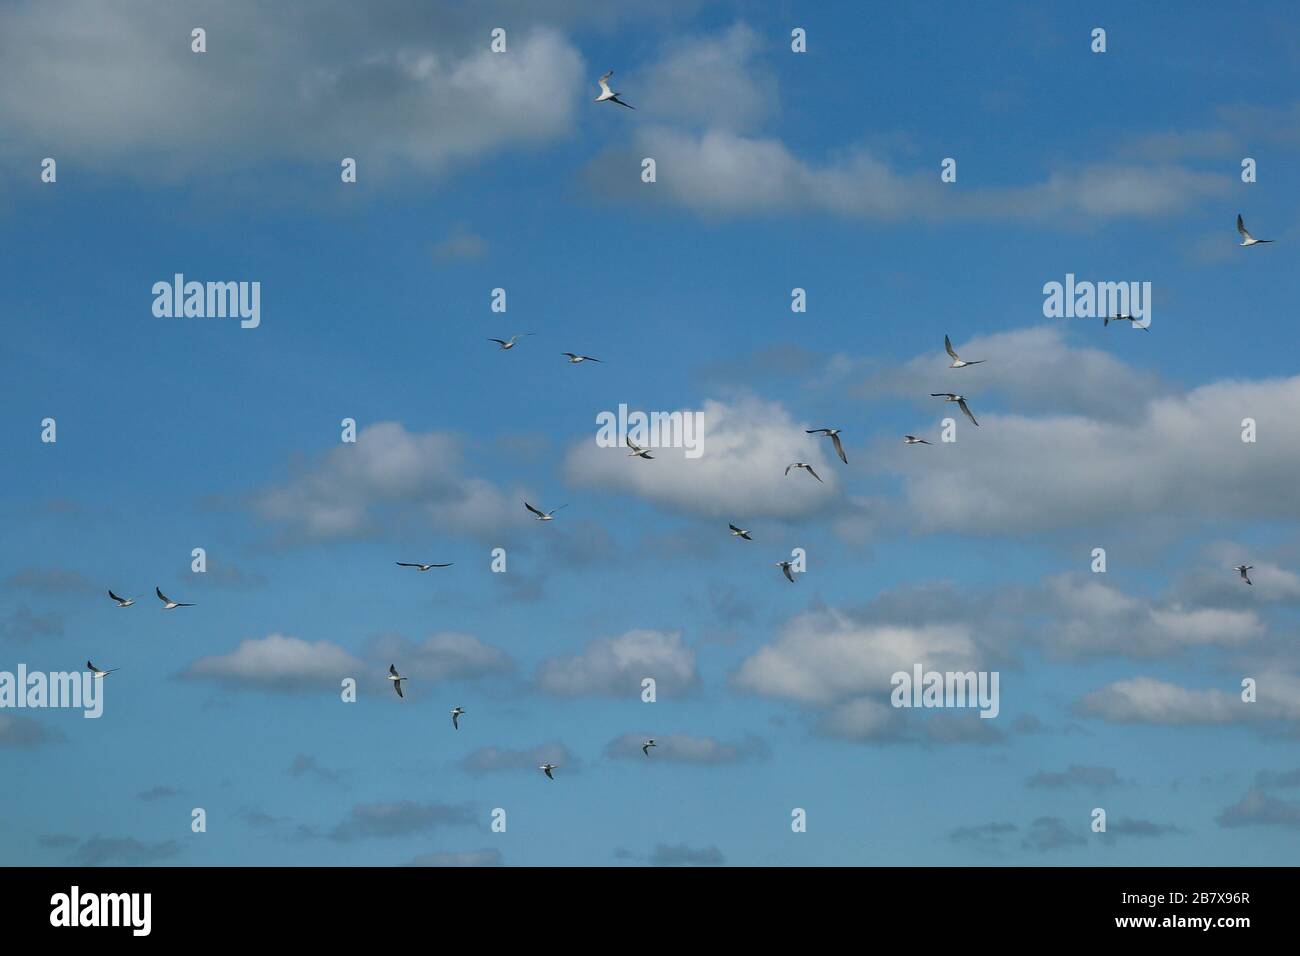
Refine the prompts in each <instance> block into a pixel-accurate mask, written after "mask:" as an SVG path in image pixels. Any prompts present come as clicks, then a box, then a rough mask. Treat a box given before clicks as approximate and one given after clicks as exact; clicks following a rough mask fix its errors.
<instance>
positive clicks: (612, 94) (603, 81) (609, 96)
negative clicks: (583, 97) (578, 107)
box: [592, 70, 636, 110]
mask: <svg viewBox="0 0 1300 956" xmlns="http://www.w3.org/2000/svg"><path fill="white" fill-rule="evenodd" d="M613 75H614V71H613V70H610V71H609V72H608V73H606V74H605V75H604V76H602V77H601V78H600V79H599V80H597V81H596V82H598V83H599V84H600V96H598V97H596V98H595V99H594V100H592V102H593V103H606V102H609V103H617V104H618V105H619V106H626V107H627V108H628V109H630V110H634V109H636V107H635V106H630V105H628V104H627V103H624V102H623V101H622V100H620V99H619V98H618V96H619V94H618V92H617V91H616V90H611V89H610V88H609V78H610V77H611V76H613Z"/></svg>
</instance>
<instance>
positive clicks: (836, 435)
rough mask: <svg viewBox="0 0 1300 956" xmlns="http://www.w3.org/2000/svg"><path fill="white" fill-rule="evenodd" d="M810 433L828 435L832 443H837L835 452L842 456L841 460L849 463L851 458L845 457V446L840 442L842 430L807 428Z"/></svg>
mask: <svg viewBox="0 0 1300 956" xmlns="http://www.w3.org/2000/svg"><path fill="white" fill-rule="evenodd" d="M804 431H806V432H807V433H808V434H809V435H827V436H829V437H830V440H831V443H832V444H834V445H835V454H837V455H839V456H840V461H842V462H844V464H846V465H847V464H848V463H849V460H848V459H847V458H845V457H844V446H843V445H841V444H840V430H839V429H838V428H805V429H804Z"/></svg>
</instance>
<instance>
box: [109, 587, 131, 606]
mask: <svg viewBox="0 0 1300 956" xmlns="http://www.w3.org/2000/svg"><path fill="white" fill-rule="evenodd" d="M108 596H109V597H111V598H112V599H113V600H114V601H116V602H117V606H118V607H130V606H131V605H132V604H134V603H135V598H124V597H118V596H117V595H116V594H114V593H113V592H112V591H109V592H108Z"/></svg>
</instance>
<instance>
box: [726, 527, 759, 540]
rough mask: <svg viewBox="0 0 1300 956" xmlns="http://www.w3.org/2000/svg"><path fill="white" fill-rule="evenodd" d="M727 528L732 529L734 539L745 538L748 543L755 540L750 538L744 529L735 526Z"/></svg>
mask: <svg viewBox="0 0 1300 956" xmlns="http://www.w3.org/2000/svg"><path fill="white" fill-rule="evenodd" d="M727 527H728V528H730V529H731V536H732V537H733V538H744V539H745V540H746V541H753V540H754V539H753V538H751V537H750V536H749V532H748V531H746V530H745V529H744V528H737V527H736V526H735V525H734V524H728V525H727Z"/></svg>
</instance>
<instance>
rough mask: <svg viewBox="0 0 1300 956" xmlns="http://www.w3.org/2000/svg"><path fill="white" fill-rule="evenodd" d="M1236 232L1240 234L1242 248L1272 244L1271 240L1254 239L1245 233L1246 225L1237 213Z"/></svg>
mask: <svg viewBox="0 0 1300 956" xmlns="http://www.w3.org/2000/svg"><path fill="white" fill-rule="evenodd" d="M1237 231H1238V232H1239V233H1241V244H1242V245H1243V246H1258V245H1259V244H1260V243H1264V242H1272V241H1273V240H1272V239H1256V238H1255V237H1254V236H1252V235H1251V234H1250V233H1249V232H1247V231H1246V223H1245V222H1244V221H1243V220H1242V218H1241V213H1237Z"/></svg>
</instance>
